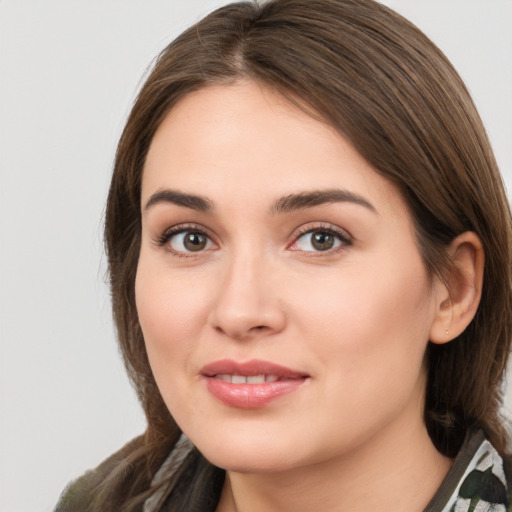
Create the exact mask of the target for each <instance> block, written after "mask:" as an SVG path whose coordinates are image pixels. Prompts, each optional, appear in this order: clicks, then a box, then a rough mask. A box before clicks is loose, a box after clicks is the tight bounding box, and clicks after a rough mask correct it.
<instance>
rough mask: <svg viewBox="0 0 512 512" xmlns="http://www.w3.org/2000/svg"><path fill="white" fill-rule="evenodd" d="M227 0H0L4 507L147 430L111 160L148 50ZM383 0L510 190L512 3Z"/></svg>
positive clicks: (32, 504) (45, 498) (50, 489)
mask: <svg viewBox="0 0 512 512" xmlns="http://www.w3.org/2000/svg"><path fill="white" fill-rule="evenodd" d="M224 3H226V2H225V1H222V0H217V1H215V0H165V1H164V0H60V1H59V0H0V343H1V345H0V485H1V488H0V510H1V511H2V512H35V511H43V512H49V511H50V510H52V508H53V506H54V505H55V503H56V501H57V499H58V496H59V494H60V492H61V490H62V489H63V488H64V486H65V485H66V484H67V483H68V482H69V481H70V480H71V479H73V478H75V477H77V476H78V475H79V474H81V473H82V472H83V471H84V470H86V469H87V468H90V467H93V466H95V465H97V464H98V463H99V462H100V461H101V460H102V459H103V458H104V457H106V456H107V455H108V454H109V453H111V452H112V451H114V450H115V449H117V448H118V447H120V446H121V445H122V444H123V443H125V442H126V441H128V440H129V439H130V438H131V437H133V436H135V435H136V434H139V433H140V432H142V431H143V429H144V420H143V416H142V414H141V412H140V410H139V406H138V404H137V402H136V399H135V396H134V393H133V390H132V389H131V387H130V385H129V383H128V381H127V378H126V377H125V375H124V370H123V368H122V366H121V363H120V359H119V356H118V353H117V348H116V344H115V336H114V333H113V328H112V323H111V319H110V304H109V295H108V290H107V287H106V285H105V279H104V274H105V261H104V256H103V252H102V235H101V231H102V215H103V210H104V202H105V198H106V194H107V187H108V183H109V179H110V171H111V164H112V160H113V155H114V151H115V146H116V142H117V139H118V137H119V135H120V132H121V129H122V126H123V122H124V120H125V118H126V115H127V112H128V110H129V107H130V104H131V101H132V100H133V97H134V94H135V92H136V90H137V88H138V85H139V80H140V77H141V76H142V74H143V72H144V70H145V69H146V67H147V66H148V64H149V63H150V61H151V59H152V58H153V57H154V56H155V55H156V54H157V53H158V51H159V50H160V49H162V48H163V47H164V45H165V44H166V43H167V42H169V41H170V40H171V39H172V38H173V37H175V36H176V35H177V34H178V33H179V32H180V31H182V30H183V29H184V28H186V27H187V26H188V25H190V24H192V23H193V22H195V21H197V20H198V19H199V18H200V17H201V16H202V15H204V14H206V13H207V12H209V11H210V10H211V9H212V8H214V7H217V6H219V5H222V4H224ZM385 3H387V4H388V5H390V6H392V7H393V8H395V9H396V10H398V11H399V12H401V13H402V14H404V15H405V16H406V17H408V18H409V19H410V20H412V21H413V22H415V23H416V24H417V25H418V26H419V27H420V28H421V29H423V30H424V31H425V32H426V33H427V34H428V35H429V36H430V37H431V38H432V39H433V40H434V41H435V42H436V43H437V44H438V45H439V46H440V47H441V49H443V50H444V51H445V53H446V54H447V55H448V57H449V58H450V59H451V60H452V61H453V63H454V64H455V66H456V67H457V69H458V70H459V71H460V73H461V75H462V77H463V78H464V79H465V81H466V82H467V84H468V86H469V89H470V90H471V92H472V94H473V96H474V99H475V101H476V103H477V106H478V107H479V109H480V112H481V115H482V117H483V119H484V121H485V124H486V126H487V128H488V131H489V134H490V137H491V140H492V143H493V146H494V149H495V151H496V155H497V158H498V162H499V163H500V165H501V168H502V172H503V174H504V176H505V179H506V181H507V183H508V187H509V188H512V144H511V141H512V26H511V25H512V1H511V0H390V1H387V2H385ZM511 407H512V390H511V391H509V392H508V396H507V408H509V409H510V408H511Z"/></svg>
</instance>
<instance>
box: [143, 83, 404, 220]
mask: <svg viewBox="0 0 512 512" xmlns="http://www.w3.org/2000/svg"><path fill="white" fill-rule="evenodd" d="M166 188H171V189H178V190H181V191H183V192H194V193H200V194H201V195H205V196H207V197H211V198H212V199H213V201H221V202H222V201H230V202H231V203H233V202H236V201H237V200H240V201H241V202H243V201H246V200H254V199H255V198H258V200H262V199H263V198H267V199H268V201H271V200H276V199H277V198H279V197H282V196H284V195H287V194H290V193H296V192H301V191H303V190H310V189H315V190H318V189H334V188H343V189H344V190H348V191H351V192H353V193H357V194H359V195H366V196H369V197H371V198H372V199H373V200H372V202H375V201H377V202H378V203H382V204H384V205H385V206H386V207H391V208H392V209H393V210H396V213H399V214H400V215H403V213H404V203H403V200H402V198H401V194H400V193H399V191H398V189H397V188H396V187H395V186H394V185H393V184H391V183H390V182H389V181H388V180H386V179H385V178H384V177H382V176H381V175H380V174H378V173H377V172H376V171H375V169H374V168H373V167H372V166H370V165H369V164H368V163H367V162H366V160H365V159H364V158H363V157H362V156H361V155H360V154H359V153H358V152H357V151H356V150H355V149H354V148H353V147H352V146H351V145H350V144H349V143H348V142H347V141H346V139H344V138H343V137H342V136H341V135H340V134H339V133H338V132H337V131H336V130H335V129H334V128H332V127H331V126H330V125H328V124H327V123H324V122H322V121H320V120H318V119H317V118H314V117H313V116H311V115H308V114H307V113H305V112H304V111H303V110H301V109H300V108H298V107H297V106H296V105H294V104H292V103H291V102H290V101H289V100H287V99H286V98H285V97H283V96H282V95H281V94H280V93H279V92H276V91H274V90H272V89H270V88H268V87H266V86H264V85H261V84H259V83H255V82H252V81H244V82H238V83H236V84H233V85H211V86H207V87H205V88H203V89H200V90H198V91H195V92H193V93H190V94H188V95H187V96H185V97H184V98H183V99H182V100H181V101H180V102H179V103H178V104H177V105H175V106H174V108H173V109H172V110H171V111H170V112H169V114H168V115H167V116H166V118H165V119H164V121H163V122H162V124H161V125H160V127H159V128H158V130H157V131H156V133H155V136H154V138H153V140H152V143H151V145H150V149H149V152H148V155H147V159H146V164H145V168H144V174H143V182H142V200H143V201H144V199H145V198H147V197H149V196H150V195H151V194H154V193H155V192H156V191H158V190H161V189H166Z"/></svg>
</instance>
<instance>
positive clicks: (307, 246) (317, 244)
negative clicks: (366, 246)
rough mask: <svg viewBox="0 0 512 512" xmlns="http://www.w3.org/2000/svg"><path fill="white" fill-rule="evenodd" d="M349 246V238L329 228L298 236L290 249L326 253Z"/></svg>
mask: <svg viewBox="0 0 512 512" xmlns="http://www.w3.org/2000/svg"><path fill="white" fill-rule="evenodd" d="M350 244H351V240H350V238H349V237H348V236H347V235H345V234H342V233H340V232H338V231H335V230H333V229H331V228H315V229H309V230H308V231H305V232H303V233H302V234H299V235H298V236H297V238H296V240H295V242H294V243H293V245H292V247H291V249H293V250H297V251H305V252H328V251H333V250H336V249H338V248H340V247H343V246H347V245H350Z"/></svg>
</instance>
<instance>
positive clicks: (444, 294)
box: [430, 231, 485, 344]
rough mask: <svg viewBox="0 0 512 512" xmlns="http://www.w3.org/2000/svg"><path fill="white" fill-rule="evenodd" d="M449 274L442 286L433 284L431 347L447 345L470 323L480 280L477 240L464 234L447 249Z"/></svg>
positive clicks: (481, 262) (481, 269) (481, 270)
mask: <svg viewBox="0 0 512 512" xmlns="http://www.w3.org/2000/svg"><path fill="white" fill-rule="evenodd" d="M449 255H450V258H451V260H452V262H453V271H451V272H450V274H449V275H448V276H447V281H446V282H441V281H438V282H437V283H436V289H435V291H434V295H435V301H436V303H435V308H436V311H435V317H434V321H433V323H432V326H431V330H430V341H431V342H432V343H438V344H441V343H447V342H448V341H451V340H452V339H454V338H456V337H457V336H459V334H461V333H462V332H463V331H464V330H465V329H466V327H467V326H468V325H469V324H470V323H471V320H473V318H474V316H475V314H476V312H477V309H478V305H479V303H480V298H481V296H482V285H483V277H484V263H485V257H484V250H483V247H482V243H481V242H480V239H479V238H478V236H477V235H476V233H473V232H472V231H466V232H465V233H462V234H461V235H459V236H458V237H457V238H455V239H454V240H453V242H452V243H451V244H450V247H449Z"/></svg>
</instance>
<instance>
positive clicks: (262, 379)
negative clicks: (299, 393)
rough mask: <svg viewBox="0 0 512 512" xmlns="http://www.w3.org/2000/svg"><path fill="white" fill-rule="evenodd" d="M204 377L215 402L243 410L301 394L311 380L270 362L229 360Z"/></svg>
mask: <svg viewBox="0 0 512 512" xmlns="http://www.w3.org/2000/svg"><path fill="white" fill-rule="evenodd" d="M201 376H202V377H203V379H204V380H205V381H206V387H207V389H208V391H209V392H210V393H211V394H212V395H213V396H214V397H215V398H216V399H218V400H220V401H221V402H223V403H224V404H225V405H228V406H230V407H235V408H240V409H256V408H260V407H264V406H265V405H267V404H269V403H270V402H273V401H274V400H276V399H278V398H280V397H282V396H284V395H288V394H289V393H292V392H294V391H296V390H298V389H299V388H300V387H301V386H302V384H304V383H305V382H306V381H307V380H308V379H309V377H310V376H309V375H308V374H307V373H304V372H300V371H297V370H292V369H290V368H286V367H284V366H280V365H277V364H274V363H270V362H268V361H260V360H252V361H248V362H245V363H238V362H236V361H232V360H229V359H225V360H222V361H215V362H213V363H210V364H208V365H206V366H205V367H203V368H202V370H201Z"/></svg>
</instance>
